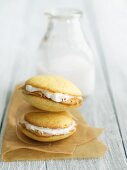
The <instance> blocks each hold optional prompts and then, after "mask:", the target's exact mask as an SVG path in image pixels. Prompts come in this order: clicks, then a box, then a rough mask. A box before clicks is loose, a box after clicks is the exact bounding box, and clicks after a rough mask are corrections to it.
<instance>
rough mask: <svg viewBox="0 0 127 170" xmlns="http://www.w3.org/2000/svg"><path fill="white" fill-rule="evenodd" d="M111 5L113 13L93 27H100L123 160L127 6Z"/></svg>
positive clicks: (126, 105) (125, 143)
mask: <svg viewBox="0 0 127 170" xmlns="http://www.w3.org/2000/svg"><path fill="white" fill-rule="evenodd" d="M103 4H104V5H103V8H102V9H101V10H102V11H104V12H105V7H106V6H107V5H108V4H107V1H105V2H104V3H103ZM106 4H107V5H106ZM112 5H113V6H114V11H112V9H111V8H109V9H108V13H107V15H103V18H102V17H98V23H97V24H98V27H100V28H101V30H100V43H101V44H102V46H103V55H104V54H105V55H104V58H102V64H103V68H104V74H105V78H106V81H107V86H108V89H109V91H110V97H111V100H112V103H113V107H114V111H115V114H116V119H117V122H118V126H119V131H120V135H121V138H122V142H123V147H124V150H125V155H126V158H127V137H126V136H127V129H126V124H127V123H126V120H127V99H126V94H127V48H126V44H127V36H126V32H127V20H126V18H127V4H126V2H125V1H122V2H121V3H119V2H118V1H117V3H116V1H113V2H112ZM96 8H99V7H98V6H97V7H96ZM102 11H100V12H102ZM98 16H99V15H98ZM102 20H104V21H105V23H104V22H102ZM105 25H108V27H105Z"/></svg>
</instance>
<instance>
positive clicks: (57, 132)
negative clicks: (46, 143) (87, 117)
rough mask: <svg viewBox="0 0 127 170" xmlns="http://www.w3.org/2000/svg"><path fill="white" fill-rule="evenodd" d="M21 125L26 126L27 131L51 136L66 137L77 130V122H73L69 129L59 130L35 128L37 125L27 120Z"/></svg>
mask: <svg viewBox="0 0 127 170" xmlns="http://www.w3.org/2000/svg"><path fill="white" fill-rule="evenodd" d="M21 123H22V124H24V125H25V127H26V129H27V130H32V131H38V132H39V133H40V134H43V133H47V134H51V135H65V134H68V133H69V132H70V131H72V130H74V129H75V128H76V123H75V121H73V122H72V123H71V124H70V126H69V127H67V128H57V129H50V128H45V127H39V126H35V125H32V124H30V123H29V122H27V121H26V120H22V122H21Z"/></svg>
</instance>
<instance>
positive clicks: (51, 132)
mask: <svg viewBox="0 0 127 170" xmlns="http://www.w3.org/2000/svg"><path fill="white" fill-rule="evenodd" d="M18 128H19V130H20V131H21V132H22V133H23V134H25V135H26V136H28V137H30V138H32V139H34V140H37V141H41V142H53V141H57V140H61V139H64V138H67V137H69V136H71V135H72V134H73V133H74V132H75V131H76V123H75V121H74V120H73V118H72V116H71V114H69V113H68V112H59V113H57V112H55V113H53V112H52V113H51V112H44V111H43V112H30V113H26V114H25V116H24V119H22V120H19V123H18Z"/></svg>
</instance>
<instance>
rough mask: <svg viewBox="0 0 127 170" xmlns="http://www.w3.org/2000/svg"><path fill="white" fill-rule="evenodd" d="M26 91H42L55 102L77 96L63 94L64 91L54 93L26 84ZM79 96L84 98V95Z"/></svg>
mask: <svg viewBox="0 0 127 170" xmlns="http://www.w3.org/2000/svg"><path fill="white" fill-rule="evenodd" d="M26 91H28V92H36V91H40V92H42V94H43V95H44V96H45V97H47V98H49V99H51V100H53V101H55V102H63V101H67V100H69V99H72V98H75V97H74V96H71V95H67V94H62V93H52V92H49V91H47V90H43V89H40V88H36V87H33V86H31V85H26ZM77 98H79V99H82V97H77Z"/></svg>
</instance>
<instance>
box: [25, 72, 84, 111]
mask: <svg viewBox="0 0 127 170" xmlns="http://www.w3.org/2000/svg"><path fill="white" fill-rule="evenodd" d="M22 93H23V96H24V99H25V100H26V101H27V102H29V103H30V104H31V105H32V106H35V107H36V108H38V109H41V110H47V111H56V112H59V111H65V110H67V109H69V108H76V107H79V106H80V105H81V104H82V101H83V98H82V93H81V91H80V90H79V89H78V88H77V87H76V86H75V85H74V84H73V83H71V82H70V81H68V80H65V79H64V78H62V77H59V76H50V75H39V76H35V77H32V78H30V79H28V80H27V81H26V82H25V85H24V86H23V87H22Z"/></svg>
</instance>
